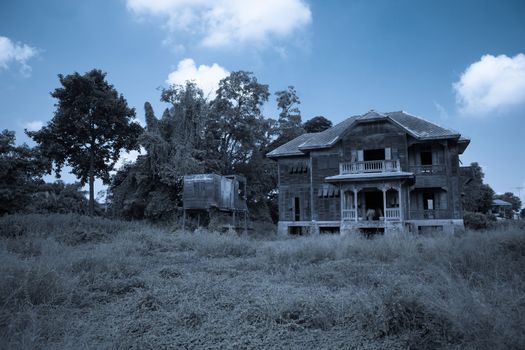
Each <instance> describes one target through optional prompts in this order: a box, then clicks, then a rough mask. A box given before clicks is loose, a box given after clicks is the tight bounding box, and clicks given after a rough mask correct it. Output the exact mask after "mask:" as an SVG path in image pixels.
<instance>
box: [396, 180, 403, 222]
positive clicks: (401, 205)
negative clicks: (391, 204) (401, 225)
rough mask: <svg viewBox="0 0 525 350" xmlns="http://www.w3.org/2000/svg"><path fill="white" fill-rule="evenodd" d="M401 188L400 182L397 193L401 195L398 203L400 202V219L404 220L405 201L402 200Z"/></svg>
mask: <svg viewBox="0 0 525 350" xmlns="http://www.w3.org/2000/svg"><path fill="white" fill-rule="evenodd" d="M401 189H402V186H401V184H399V187H398V188H397V194H398V196H399V198H398V203H399V219H400V220H403V203H402V202H401Z"/></svg>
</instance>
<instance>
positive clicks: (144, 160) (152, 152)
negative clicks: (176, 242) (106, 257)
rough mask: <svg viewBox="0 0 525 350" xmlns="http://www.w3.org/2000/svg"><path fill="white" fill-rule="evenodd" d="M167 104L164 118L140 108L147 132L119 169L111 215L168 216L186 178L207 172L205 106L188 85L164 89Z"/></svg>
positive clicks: (200, 95) (113, 186) (146, 107)
mask: <svg viewBox="0 0 525 350" xmlns="http://www.w3.org/2000/svg"><path fill="white" fill-rule="evenodd" d="M161 101H163V102H166V103H169V104H170V106H169V108H166V110H165V111H164V113H163V115H162V117H161V118H160V119H158V118H157V117H156V116H155V113H154V111H153V108H152V107H151V105H150V103H149V102H146V103H145V104H144V110H145V113H146V128H145V130H144V132H143V133H142V135H141V136H140V138H139V142H140V144H141V146H142V147H144V149H145V150H146V154H145V155H141V156H139V157H138V159H137V161H136V162H135V163H133V164H130V165H127V166H125V167H124V168H122V169H120V170H119V171H118V172H117V174H116V175H115V176H114V177H113V179H112V183H111V185H110V193H111V198H110V200H111V207H112V212H115V214H118V215H119V216H123V217H127V218H151V219H159V218H163V217H169V215H171V214H173V212H174V211H175V210H176V209H177V207H178V206H180V205H181V200H182V198H181V191H182V179H183V176H184V175H187V174H191V173H199V172H203V171H205V170H206V168H205V164H206V159H207V158H208V157H207V155H206V152H207V151H206V149H205V142H204V130H205V124H206V121H207V115H208V109H209V105H208V103H207V102H206V99H205V98H204V97H203V93H202V91H201V90H200V89H199V88H198V87H197V86H196V85H195V84H194V83H192V82H187V83H186V84H185V85H172V86H170V87H169V88H168V89H164V90H162V94H161Z"/></svg>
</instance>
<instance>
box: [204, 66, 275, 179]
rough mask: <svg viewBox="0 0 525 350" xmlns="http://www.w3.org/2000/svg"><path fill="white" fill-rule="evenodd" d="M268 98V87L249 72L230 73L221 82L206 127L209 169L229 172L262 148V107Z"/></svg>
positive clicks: (247, 160)
mask: <svg viewBox="0 0 525 350" xmlns="http://www.w3.org/2000/svg"><path fill="white" fill-rule="evenodd" d="M268 97H269V92H268V85H264V84H260V83H259V82H258V81H257V78H256V77H255V76H254V75H253V73H251V72H245V71H238V72H232V73H231V74H230V75H229V76H228V77H226V78H224V79H222V80H221V81H220V83H219V88H218V90H217V97H216V98H215V100H214V101H212V106H211V111H210V116H209V119H208V123H207V127H206V140H207V142H208V147H207V148H208V150H209V153H208V157H207V158H208V165H209V168H210V169H211V170H214V171H216V172H218V173H221V174H228V173H232V172H234V171H235V169H236V167H237V166H239V165H242V164H247V163H248V162H249V161H250V159H251V158H252V156H253V154H254V152H256V151H257V150H260V149H261V147H264V145H265V144H266V142H267V140H266V137H265V136H266V135H265V130H266V125H267V120H266V119H265V118H264V117H263V115H262V113H261V107H262V105H263V104H264V102H266V101H268Z"/></svg>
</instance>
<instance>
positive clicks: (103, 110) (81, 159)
mask: <svg viewBox="0 0 525 350" xmlns="http://www.w3.org/2000/svg"><path fill="white" fill-rule="evenodd" d="M58 78H59V80H60V84H61V85H62V87H60V88H57V89H55V91H53V92H52V93H51V96H53V97H54V98H56V99H57V100H58V102H57V104H56V105H55V106H56V111H55V115H54V117H53V119H52V120H51V121H50V122H49V123H48V124H47V126H45V127H43V128H42V129H41V130H39V131H36V132H27V134H28V135H29V136H30V137H31V138H33V140H35V141H36V142H37V143H38V145H39V147H40V150H41V152H42V153H43V154H44V155H45V156H46V157H48V158H49V159H51V160H52V161H53V164H54V170H55V172H56V174H57V177H59V176H60V171H61V169H62V167H63V166H64V165H66V164H67V165H70V166H71V167H72V172H73V174H75V175H76V176H77V178H79V179H80V183H81V184H82V185H85V184H86V183H89V214H90V215H93V212H94V202H95V200H94V179H95V177H98V178H100V179H102V181H103V182H104V183H106V184H107V183H109V179H110V171H112V170H113V168H114V166H115V163H116V161H117V160H118V158H119V155H120V152H121V151H122V150H126V151H130V150H136V149H138V143H137V138H138V136H139V135H140V133H141V132H142V128H141V126H140V125H139V124H138V123H136V122H133V121H132V120H133V118H134V117H135V110H134V109H133V108H129V107H128V104H127V102H126V100H125V99H124V97H123V96H122V95H119V94H118V92H117V90H116V89H115V88H114V87H113V85H110V84H109V83H108V82H107V81H106V79H105V78H106V73H103V72H102V71H100V70H97V69H93V70H91V71H89V72H87V73H85V74H84V75H80V74H79V73H74V74H71V75H66V76H63V75H62V74H59V75H58Z"/></svg>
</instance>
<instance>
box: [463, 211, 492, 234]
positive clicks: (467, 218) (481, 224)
mask: <svg viewBox="0 0 525 350" xmlns="http://www.w3.org/2000/svg"><path fill="white" fill-rule="evenodd" d="M463 221H464V224H465V227H466V228H470V229H472V230H486V229H488V228H489V227H490V225H491V221H490V220H489V218H488V216H487V215H485V214H483V213H473V212H466V213H465V215H463Z"/></svg>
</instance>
